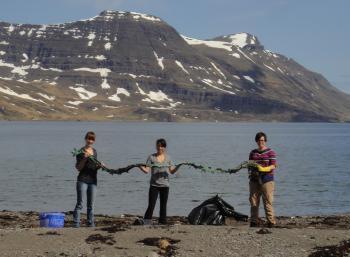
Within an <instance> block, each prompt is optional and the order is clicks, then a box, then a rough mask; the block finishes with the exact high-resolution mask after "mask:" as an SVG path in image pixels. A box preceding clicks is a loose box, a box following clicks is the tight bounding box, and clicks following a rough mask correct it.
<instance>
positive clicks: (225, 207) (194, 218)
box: [187, 195, 248, 225]
mask: <svg viewBox="0 0 350 257" xmlns="http://www.w3.org/2000/svg"><path fill="white" fill-rule="evenodd" d="M225 217H233V218H234V219H236V220H238V221H247V220H248V216H247V215H244V214H241V213H239V212H236V211H235V209H234V208H233V207H232V206H231V205H229V204H228V203H227V202H225V201H224V200H223V199H222V198H221V197H219V196H218V195H216V196H214V197H212V198H210V199H208V200H206V201H204V202H203V203H202V204H201V205H199V206H197V207H196V208H194V209H193V210H192V211H191V212H190V214H189V215H188V217H187V218H188V221H189V223H190V224H192V225H222V224H224V223H225Z"/></svg>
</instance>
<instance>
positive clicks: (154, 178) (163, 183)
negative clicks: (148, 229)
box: [140, 138, 180, 225]
mask: <svg viewBox="0 0 350 257" xmlns="http://www.w3.org/2000/svg"><path fill="white" fill-rule="evenodd" d="M166 146H167V144H166V141H165V139H162V138H161V139H158V140H157V141H156V150H157V152H156V153H154V154H152V155H150V156H149V157H148V159H147V161H146V164H147V166H141V167H140V169H141V170H142V171H143V172H144V173H146V174H147V173H149V172H151V181H150V184H151V185H150V188H149V195H148V208H147V210H146V213H145V216H144V224H145V225H149V224H151V222H152V215H153V211H154V207H155V205H156V202H157V198H158V195H159V198H160V210H159V224H167V217H166V208H167V201H168V195H169V173H170V174H174V173H175V172H176V171H177V170H178V169H179V167H180V166H179V165H178V166H174V163H173V161H172V160H171V158H170V156H169V155H168V154H167V153H166Z"/></svg>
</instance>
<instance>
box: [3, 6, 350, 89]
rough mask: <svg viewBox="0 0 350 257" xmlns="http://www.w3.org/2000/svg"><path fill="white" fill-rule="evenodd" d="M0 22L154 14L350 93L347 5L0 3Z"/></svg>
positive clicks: (180, 28) (188, 32)
mask: <svg viewBox="0 0 350 257" xmlns="http://www.w3.org/2000/svg"><path fill="white" fill-rule="evenodd" d="M0 6H1V7H0V21H6V22H12V23H31V24H55V23H63V22H68V21H75V20H79V19H85V18H89V17H93V16H96V15H97V14H99V13H100V12H101V11H103V10H120V11H135V12H141V13H147V14H153V15H155V16H158V17H160V18H162V19H163V20H164V21H166V22H167V23H168V24H170V25H171V26H173V27H174V28H175V29H176V30H177V31H178V32H179V33H180V34H183V35H186V36H190V37H194V38H198V39H209V38H213V37H216V36H220V35H227V34H234V33H239V32H247V33H250V34H253V35H256V36H257V37H258V39H259V40H260V42H261V43H262V44H263V45H264V46H265V48H266V49H269V50H271V51H274V52H277V53H281V54H283V55H286V56H288V57H290V58H293V59H294V60H296V61H297V62H299V63H300V64H302V65H303V66H305V67H306V68H308V69H310V70H312V71H315V72H318V73H321V74H323V75H324V76H325V77H326V78H327V79H328V80H329V81H330V82H331V84H333V85H334V86H336V87H337V88H339V89H340V90H342V91H344V92H347V93H349V94H350V48H349V46H348V45H349V41H350V28H349V27H350V26H349V25H350V15H349V14H348V11H349V10H350V1H349V0H333V1H329V0H264V1H263V0H250V1H245V0H0Z"/></svg>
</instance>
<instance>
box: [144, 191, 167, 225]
mask: <svg viewBox="0 0 350 257" xmlns="http://www.w3.org/2000/svg"><path fill="white" fill-rule="evenodd" d="M158 194H159V198H160V210H159V223H161V224H166V222H167V220H166V205H167V202H168V195H169V187H156V186H150V188H149V194H148V208H147V211H146V213H145V219H152V215H153V211H154V207H155V206H156V202H157V198H158Z"/></svg>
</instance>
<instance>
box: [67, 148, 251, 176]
mask: <svg viewBox="0 0 350 257" xmlns="http://www.w3.org/2000/svg"><path fill="white" fill-rule="evenodd" d="M82 153H84V151H83V149H76V148H74V150H73V151H72V155H73V156H77V155H79V154H82ZM88 158H89V159H90V160H91V161H92V162H94V163H95V164H96V165H98V166H100V167H101V168H102V170H104V171H106V172H108V173H109V174H112V175H113V174H118V175H120V174H123V173H126V172H129V171H130V170H131V169H133V168H139V167H141V166H146V167H150V168H164V167H170V166H169V165H156V164H152V165H148V164H146V163H135V164H131V165H128V166H126V167H123V168H119V169H109V168H107V167H106V166H104V165H103V164H102V163H101V162H100V161H99V160H97V159H96V158H95V157H94V156H93V155H90V156H89V157H88ZM256 165H257V164H256V162H254V161H244V162H242V163H240V164H239V165H238V166H236V167H234V168H232V169H221V168H213V167H210V166H205V165H200V164H196V163H193V162H182V163H179V164H176V165H174V166H176V167H180V166H188V167H190V168H194V169H196V170H200V171H202V172H210V173H216V172H220V173H230V174H232V173H236V172H238V171H240V170H241V169H250V168H256Z"/></svg>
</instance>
